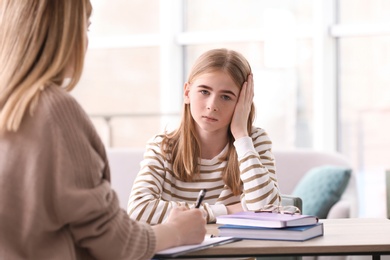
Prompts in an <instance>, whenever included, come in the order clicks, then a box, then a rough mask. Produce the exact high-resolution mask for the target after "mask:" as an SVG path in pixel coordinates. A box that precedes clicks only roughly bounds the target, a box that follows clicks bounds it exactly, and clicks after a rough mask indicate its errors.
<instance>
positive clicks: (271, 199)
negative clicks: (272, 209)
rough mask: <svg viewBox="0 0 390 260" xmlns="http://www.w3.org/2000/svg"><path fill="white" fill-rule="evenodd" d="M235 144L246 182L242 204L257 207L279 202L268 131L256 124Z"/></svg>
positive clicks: (242, 178) (241, 171) (249, 207)
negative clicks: (248, 133)
mask: <svg viewBox="0 0 390 260" xmlns="http://www.w3.org/2000/svg"><path fill="white" fill-rule="evenodd" d="M234 146H235V147H236V151H237V155H238V160H239V168H240V178H241V180H242V182H243V193H242V195H241V204H242V206H243V208H244V209H245V210H252V211H254V210H259V209H260V208H261V207H263V206H264V205H267V204H279V203H280V194H279V189H278V185H277V177H276V173H275V163H274V155H273V154H272V152H271V148H272V142H271V140H270V139H269V137H268V135H267V133H266V132H265V131H264V130H263V129H261V128H253V132H252V135H251V137H243V138H240V139H237V140H236V141H235V142H234Z"/></svg>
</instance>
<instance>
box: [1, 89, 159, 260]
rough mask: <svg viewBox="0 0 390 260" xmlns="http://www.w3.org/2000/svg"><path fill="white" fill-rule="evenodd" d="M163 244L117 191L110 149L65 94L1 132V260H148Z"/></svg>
mask: <svg viewBox="0 0 390 260" xmlns="http://www.w3.org/2000/svg"><path fill="white" fill-rule="evenodd" d="M155 246H156V238H155V236H154V233H153V231H152V229H151V227H150V226H148V225H145V224H141V223H138V222H135V221H133V220H130V219H129V217H128V216H127V214H126V212H125V211H124V210H121V209H120V207H119V203H118V198H117V196H116V194H115V192H114V191H113V190H112V189H111V187H110V171H109V168H108V163H107V157H106V153H105V150H104V146H103V144H102V142H101V141H100V139H99V137H98V135H97V133H96V131H95V129H94V127H93V125H92V124H91V122H90V120H89V119H88V117H87V115H86V114H85V112H84V111H83V110H82V108H81V107H80V106H79V105H78V103H77V102H76V101H75V100H74V99H73V98H72V97H71V96H70V95H69V94H68V93H67V92H66V91H64V90H63V89H61V88H59V87H50V88H48V89H46V90H45V91H43V92H42V95H41V97H40V99H39V104H38V106H37V109H36V110H35V113H34V115H33V116H30V115H26V116H25V118H24V120H23V123H22V125H21V128H20V129H19V130H18V131H17V132H16V133H10V132H7V133H0V259H51V260H52V259H113V260H117V259H132V260H133V259H148V258H151V257H152V256H153V252H154V249H155Z"/></svg>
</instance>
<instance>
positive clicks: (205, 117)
mask: <svg viewBox="0 0 390 260" xmlns="http://www.w3.org/2000/svg"><path fill="white" fill-rule="evenodd" d="M203 118H204V119H206V120H207V121H213V122H215V121H218V120H217V119H216V118H213V117H208V116H203Z"/></svg>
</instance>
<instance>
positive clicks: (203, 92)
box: [200, 89, 209, 95]
mask: <svg viewBox="0 0 390 260" xmlns="http://www.w3.org/2000/svg"><path fill="white" fill-rule="evenodd" d="M200 93H202V94H203V95H207V94H209V92H208V91H207V90H204V89H203V90H201V91H200Z"/></svg>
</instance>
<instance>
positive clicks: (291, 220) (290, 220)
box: [216, 211, 318, 228]
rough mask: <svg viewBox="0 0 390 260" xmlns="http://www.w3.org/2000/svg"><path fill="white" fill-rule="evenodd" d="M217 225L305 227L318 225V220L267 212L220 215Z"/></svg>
mask: <svg viewBox="0 0 390 260" xmlns="http://www.w3.org/2000/svg"><path fill="white" fill-rule="evenodd" d="M216 223H217V224H230V225H242V226H256V227H268V228H283V227H296V226H307V225H313V224H316V223H318V218H317V217H316V216H311V215H298V214H295V215H290V214H281V213H269V212H251V211H245V212H238V213H235V214H230V215H221V216H218V217H217V218H216Z"/></svg>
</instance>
